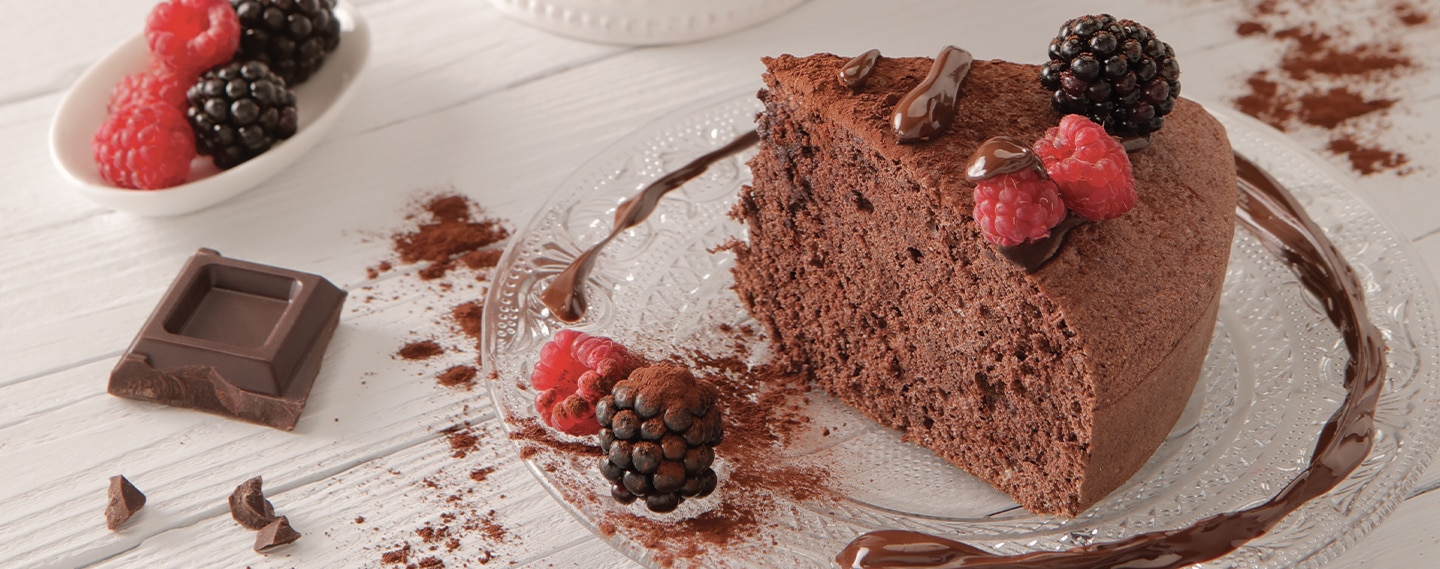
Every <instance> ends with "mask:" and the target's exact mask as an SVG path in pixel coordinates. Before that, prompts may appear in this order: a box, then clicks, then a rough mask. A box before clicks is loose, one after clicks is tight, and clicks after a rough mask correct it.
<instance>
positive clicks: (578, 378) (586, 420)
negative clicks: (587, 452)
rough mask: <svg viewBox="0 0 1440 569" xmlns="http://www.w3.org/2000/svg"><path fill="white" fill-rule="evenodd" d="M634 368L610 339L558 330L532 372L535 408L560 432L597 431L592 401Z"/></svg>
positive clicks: (622, 350)
mask: <svg viewBox="0 0 1440 569" xmlns="http://www.w3.org/2000/svg"><path fill="white" fill-rule="evenodd" d="M635 367H636V361H635V358H633V357H631V356H630V352H628V351H626V349H625V347H624V346H621V345H620V344H617V343H615V341H614V340H611V339H609V338H602V337H598V336H591V335H589V334H585V333H583V332H577V331H575V330H561V331H559V332H557V333H556V334H555V337H554V338H553V339H551V340H550V341H549V342H546V343H545V345H544V346H542V347H541V348H540V360H539V361H537V362H535V368H534V369H532V370H531V371H530V386H531V387H533V388H534V389H535V390H536V394H535V410H536V411H539V412H540V419H541V420H543V421H545V424H546V425H550V426H551V427H554V428H555V429H558V430H560V431H561V432H564V433H568V434H571V435H581V436H583V435H593V434H595V433H598V432H600V423H598V422H597V421H596V420H595V403H596V402H597V401H599V400H600V398H601V397H604V396H605V395H608V394H609V393H610V388H611V387H612V386H614V385H615V382H617V381H620V380H621V379H624V378H625V376H626V375H629V374H630V371H631V370H633V369H635Z"/></svg>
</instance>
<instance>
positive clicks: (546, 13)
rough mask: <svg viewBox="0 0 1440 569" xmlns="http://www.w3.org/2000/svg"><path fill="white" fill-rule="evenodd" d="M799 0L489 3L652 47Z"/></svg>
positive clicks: (571, 31) (555, 28) (607, 39)
mask: <svg viewBox="0 0 1440 569" xmlns="http://www.w3.org/2000/svg"><path fill="white" fill-rule="evenodd" d="M803 2H805V0H490V3H491V4H493V5H495V8H496V9H498V10H500V12H501V13H504V14H505V15H507V16H510V17H512V18H515V19H517V20H520V21H522V22H525V23H526V24H529V25H531V26H534V27H536V28H539V29H542V30H545V31H547V32H550V33H553V34H558V35H562V36H565V37H569V38H574V39H578V40H585V41H593V42H600V43H611V44H620V45H657V44H666V43H682V42H688V41H696V40H701V39H705V38H711V37H715V36H720V35H724V34H728V33H730V32H734V31H738V30H741V29H744V28H748V27H750V26H753V25H755V24H758V23H760V22H763V21H766V20H769V19H771V18H774V17H775V16H778V15H780V14H783V13H785V12H786V11H787V10H790V9H791V8H794V7H795V6H799V5H800V4H801V3H803Z"/></svg>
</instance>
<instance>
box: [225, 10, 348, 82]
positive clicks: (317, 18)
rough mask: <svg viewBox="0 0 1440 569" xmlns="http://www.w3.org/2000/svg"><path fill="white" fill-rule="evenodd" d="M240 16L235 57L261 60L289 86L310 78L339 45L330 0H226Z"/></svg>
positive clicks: (337, 21) (338, 35) (338, 28)
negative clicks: (238, 37) (238, 43)
mask: <svg viewBox="0 0 1440 569" xmlns="http://www.w3.org/2000/svg"><path fill="white" fill-rule="evenodd" d="M230 4H231V5H233V6H234V9H235V13H236V15H238V16H239V18H240V51H239V52H238V53H237V54H236V58H237V59H253V60H256V61H263V62H265V64H267V65H269V66H270V69H272V70H273V71H275V73H277V74H279V75H280V76H281V77H283V78H285V82H286V83H287V84H289V85H290V86H292V87H293V86H297V85H300V84H301V83H304V82H305V81H306V80H307V79H309V78H310V76H311V75H312V74H314V73H315V71H316V70H318V69H320V66H321V65H323V64H324V63H325V56H326V55H328V54H329V53H330V52H332V51H335V48H336V47H337V46H339V45H340V22H339V20H336V19H335V1H334V0H230Z"/></svg>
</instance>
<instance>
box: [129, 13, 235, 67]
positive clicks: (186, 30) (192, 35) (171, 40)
mask: <svg viewBox="0 0 1440 569" xmlns="http://www.w3.org/2000/svg"><path fill="white" fill-rule="evenodd" d="M145 43H146V44H147V45H149V46H150V56H151V57H152V58H154V60H155V61H156V62H157V63H159V64H160V65H162V66H165V67H168V68H170V69H171V70H174V71H175V73H176V74H177V75H180V76H182V77H194V76H196V75H199V74H200V72H202V71H205V70H206V69H209V68H211V67H214V66H216V65H220V64H221V63H225V62H226V61H230V58H231V57H234V56H235V50H236V49H237V48H239V47H240V18H239V17H238V16H236V15H235V9H234V8H231V7H230V3H229V2H227V1H226V0H166V1H165V2H161V3H159V4H156V5H155V8H154V9H152V10H150V16H149V17H147V18H146V19H145Z"/></svg>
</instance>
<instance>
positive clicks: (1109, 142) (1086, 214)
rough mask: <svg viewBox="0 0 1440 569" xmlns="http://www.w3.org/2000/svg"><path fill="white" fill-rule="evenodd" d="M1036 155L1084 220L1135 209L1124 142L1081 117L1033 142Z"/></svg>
mask: <svg viewBox="0 0 1440 569" xmlns="http://www.w3.org/2000/svg"><path fill="white" fill-rule="evenodd" d="M1035 154H1036V155H1037V156H1039V157H1040V160H1041V161H1042V162H1044V163H1045V170H1046V171H1048V172H1049V173H1050V179H1051V180H1055V184H1056V185H1057V186H1060V196H1061V197H1063V198H1064V199H1065V205H1066V206H1068V207H1069V208H1070V209H1071V210H1072V211H1074V212H1075V213H1076V215H1079V216H1080V217H1083V218H1085V219H1090V220H1094V221H1104V220H1106V219H1115V218H1117V217H1120V216H1121V215H1123V214H1124V213H1125V212H1127V211H1130V208H1132V207H1135V176H1134V174H1132V173H1131V170H1130V157H1129V156H1128V155H1126V154H1125V147H1124V146H1122V145H1121V144H1120V141H1118V140H1116V139H1115V138H1114V137H1112V136H1110V134H1109V133H1106V132H1105V128H1104V127H1102V126H1100V125H1098V124H1095V123H1094V122H1091V121H1090V119H1088V118H1085V117H1083V116H1080V115H1065V118H1062V119H1060V126H1057V127H1054V128H1051V129H1050V130H1048V131H1046V132H1045V136H1043V137H1040V140H1037V141H1035Z"/></svg>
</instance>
